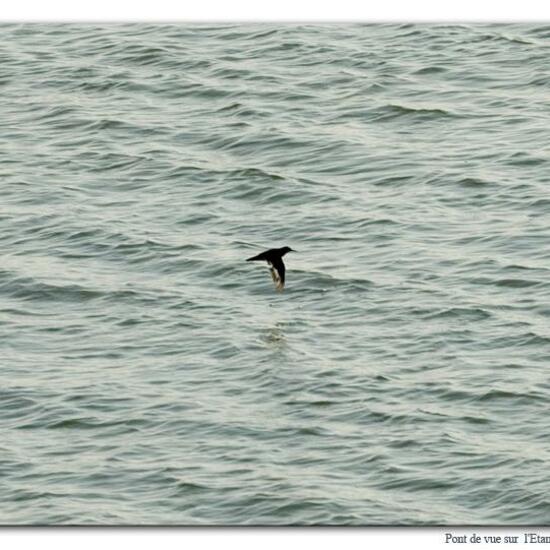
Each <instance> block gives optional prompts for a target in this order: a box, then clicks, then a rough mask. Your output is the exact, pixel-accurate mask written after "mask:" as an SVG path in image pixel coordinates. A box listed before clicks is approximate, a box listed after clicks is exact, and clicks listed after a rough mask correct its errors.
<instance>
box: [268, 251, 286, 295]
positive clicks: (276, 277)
mask: <svg viewBox="0 0 550 550" xmlns="http://www.w3.org/2000/svg"><path fill="white" fill-rule="evenodd" d="M269 265H270V266H271V267H270V270H271V277H272V278H273V282H274V283H275V288H276V289H277V290H279V291H281V290H283V288H284V287H285V264H284V263H283V260H282V259H281V258H276V259H274V260H272V261H270V262H269Z"/></svg>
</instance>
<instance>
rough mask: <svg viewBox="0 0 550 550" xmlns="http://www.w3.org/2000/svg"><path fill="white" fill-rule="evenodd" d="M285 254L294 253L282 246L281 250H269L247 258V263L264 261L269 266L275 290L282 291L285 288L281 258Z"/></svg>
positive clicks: (283, 265)
mask: <svg viewBox="0 0 550 550" xmlns="http://www.w3.org/2000/svg"><path fill="white" fill-rule="evenodd" d="M287 252H296V251H295V250H292V248H290V247H289V246H283V248H270V249H269V250H266V251H265V252H262V253H261V254H258V255H257V256H253V257H252V258H248V259H247V260H246V261H247V262H255V261H262V260H265V261H266V262H267V263H268V264H269V269H270V271H271V277H272V278H273V282H274V283H275V288H276V289H277V290H279V291H282V290H283V289H284V287H285V264H284V263H283V256H284V255H285V254H286V253H287Z"/></svg>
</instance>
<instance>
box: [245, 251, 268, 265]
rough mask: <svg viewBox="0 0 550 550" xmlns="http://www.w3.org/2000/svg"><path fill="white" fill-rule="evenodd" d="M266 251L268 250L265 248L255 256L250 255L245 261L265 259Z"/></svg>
mask: <svg viewBox="0 0 550 550" xmlns="http://www.w3.org/2000/svg"><path fill="white" fill-rule="evenodd" d="M268 252H269V250H266V251H265V252H261V253H260V254H258V255H257V256H252V258H247V259H246V261H247V262H255V261H257V260H267V253H268Z"/></svg>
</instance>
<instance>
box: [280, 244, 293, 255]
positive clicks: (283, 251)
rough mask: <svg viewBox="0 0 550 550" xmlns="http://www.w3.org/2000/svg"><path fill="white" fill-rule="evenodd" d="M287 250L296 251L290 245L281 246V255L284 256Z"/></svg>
mask: <svg viewBox="0 0 550 550" xmlns="http://www.w3.org/2000/svg"><path fill="white" fill-rule="evenodd" d="M287 252H296V250H292V248H290V246H283V248H281V255H282V256H284V255H285V254H286V253H287Z"/></svg>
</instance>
